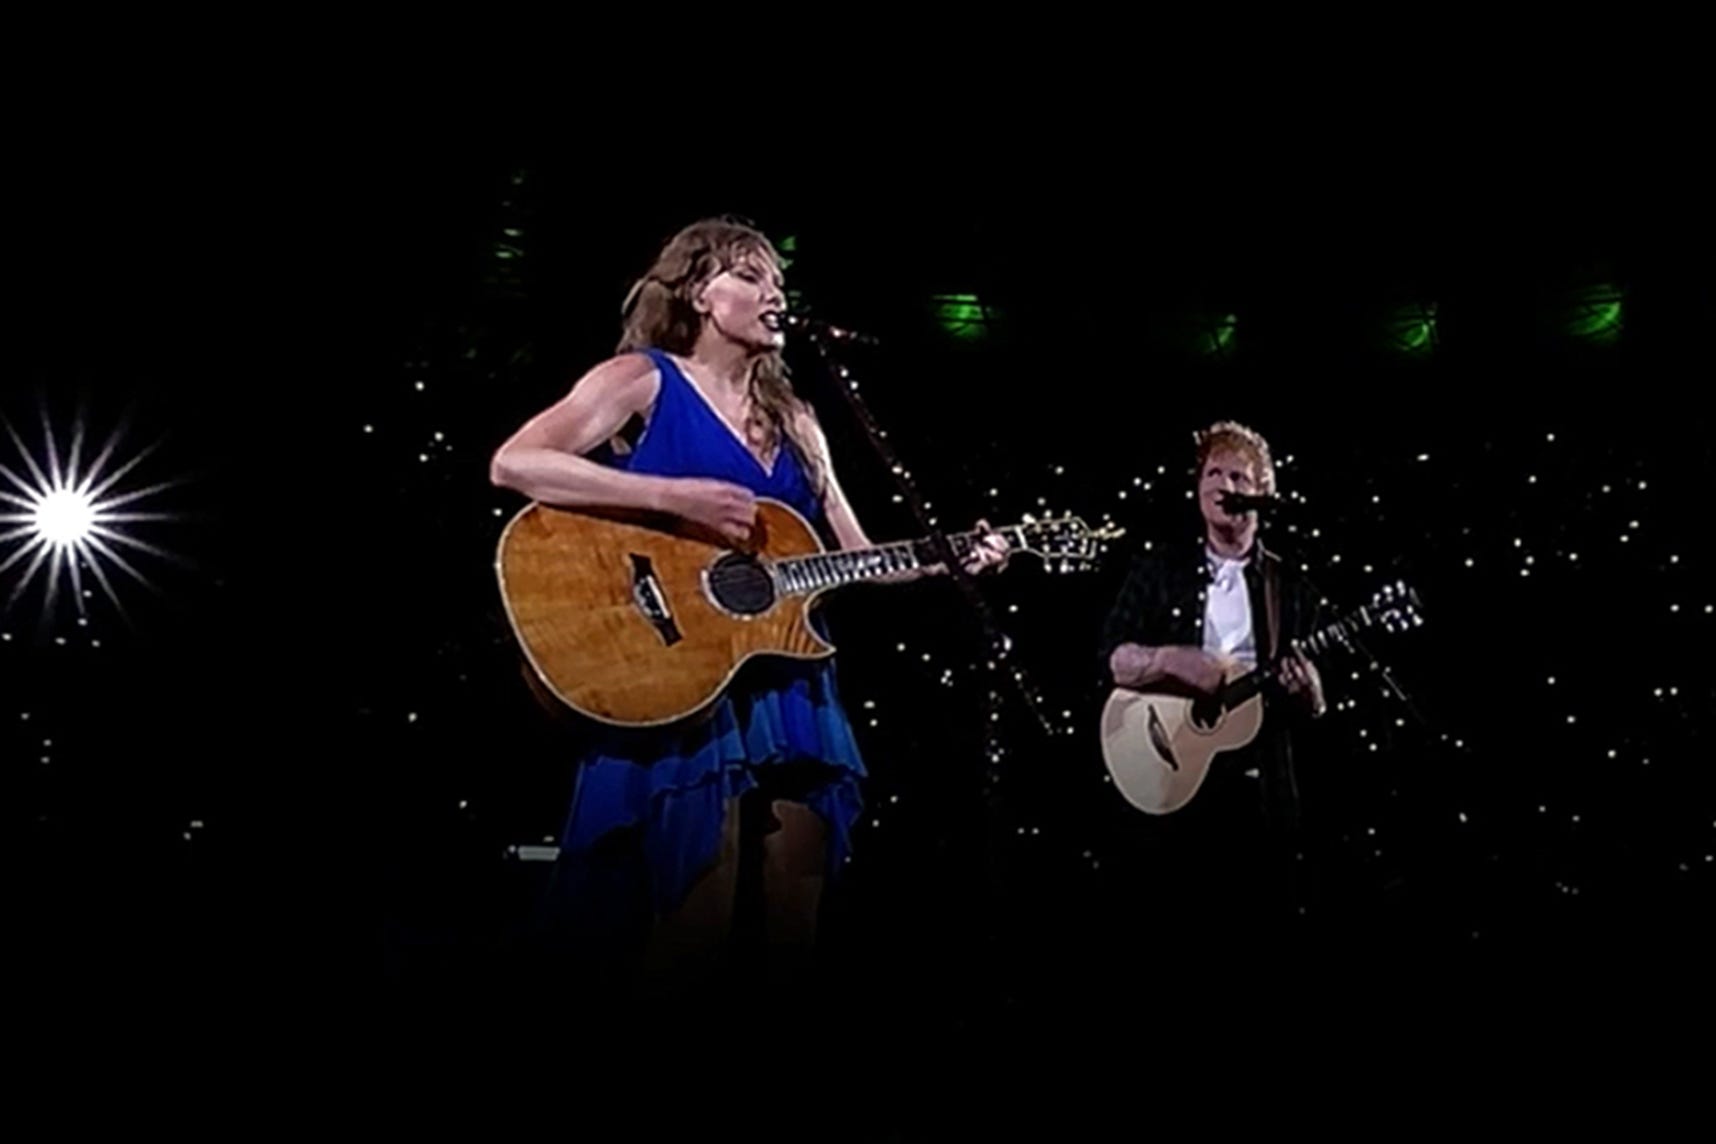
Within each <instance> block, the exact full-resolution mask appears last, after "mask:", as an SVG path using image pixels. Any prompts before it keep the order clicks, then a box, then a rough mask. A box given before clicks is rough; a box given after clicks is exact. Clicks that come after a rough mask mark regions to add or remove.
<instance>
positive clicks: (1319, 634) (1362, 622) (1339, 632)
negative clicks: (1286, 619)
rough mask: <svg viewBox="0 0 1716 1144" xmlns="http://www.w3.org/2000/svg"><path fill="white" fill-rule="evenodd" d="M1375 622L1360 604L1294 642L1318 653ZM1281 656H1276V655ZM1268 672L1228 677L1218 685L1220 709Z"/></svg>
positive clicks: (1240, 699)
mask: <svg viewBox="0 0 1716 1144" xmlns="http://www.w3.org/2000/svg"><path fill="white" fill-rule="evenodd" d="M1375 623H1376V616H1375V614H1374V613H1373V610H1372V609H1371V608H1370V607H1369V606H1366V607H1362V608H1359V609H1357V610H1356V611H1353V612H1350V613H1348V614H1347V615H1345V616H1343V617H1341V618H1340V619H1338V620H1336V621H1335V622H1334V623H1332V624H1330V625H1328V626H1327V627H1324V628H1319V629H1318V630H1317V631H1315V632H1313V633H1312V634H1311V635H1309V636H1307V637H1306V638H1304V639H1302V640H1299V641H1297V644H1296V646H1297V647H1298V648H1299V650H1301V651H1303V652H1304V653H1305V654H1306V655H1321V654H1322V653H1323V652H1325V651H1328V650H1329V649H1330V648H1331V647H1334V646H1335V645H1336V644H1341V643H1345V642H1347V641H1348V640H1349V639H1351V638H1352V637H1353V636H1355V635H1357V634H1358V633H1359V632H1361V631H1363V630H1364V629H1366V628H1369V627H1371V626H1373V625H1374V624H1375ZM1279 658H1281V657H1279V656H1278V657H1277V659H1279ZM1271 674H1272V673H1271V672H1268V671H1265V670H1263V669H1261V668H1254V669H1253V670H1251V671H1248V672H1246V673H1245V674H1244V675H1242V676H1240V677H1239V678H1238V679H1235V680H1232V681H1230V682H1229V683H1228V684H1227V685H1226V686H1225V687H1223V688H1222V689H1221V692H1220V694H1219V698H1220V700H1221V705H1222V709H1223V710H1226V711H1231V710H1232V709H1233V708H1235V707H1238V706H1239V705H1240V704H1241V703H1244V702H1245V701H1246V700H1247V699H1250V698H1251V697H1252V696H1253V695H1256V694H1257V693H1258V692H1260V691H1262V690H1263V688H1264V686H1265V685H1266V684H1267V683H1268V682H1269V679H1270V676H1271Z"/></svg>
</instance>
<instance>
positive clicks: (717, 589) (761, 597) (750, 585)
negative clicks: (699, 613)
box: [709, 552, 775, 616]
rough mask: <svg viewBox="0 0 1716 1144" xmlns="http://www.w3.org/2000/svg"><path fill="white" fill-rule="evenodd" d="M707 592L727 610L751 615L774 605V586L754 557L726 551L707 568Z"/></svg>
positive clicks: (737, 613)
mask: <svg viewBox="0 0 1716 1144" xmlns="http://www.w3.org/2000/svg"><path fill="white" fill-rule="evenodd" d="M709 593H710V595H712V596H714V597H715V602H716V603H717V604H719V605H720V606H721V607H723V608H725V609H726V610H727V611H729V612H732V613H734V614H736V615H740V616H755V615H760V614H761V613H763V612H766V611H768V610H769V609H770V608H772V607H774V603H775V586H774V583H773V582H772V581H771V580H770V579H769V574H768V572H767V571H766V570H765V569H764V568H763V566H762V565H760V564H758V563H757V561H756V559H755V558H754V557H750V556H746V555H744V554H743V553H738V552H729V553H728V554H727V555H725V556H723V557H721V559H719V560H717V561H716V562H715V567H713V568H711V569H710V570H709Z"/></svg>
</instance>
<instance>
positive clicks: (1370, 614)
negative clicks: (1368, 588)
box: [1360, 580, 1424, 634]
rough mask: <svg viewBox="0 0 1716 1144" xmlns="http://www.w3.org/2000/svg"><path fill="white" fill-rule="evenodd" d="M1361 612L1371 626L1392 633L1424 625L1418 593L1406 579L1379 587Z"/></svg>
mask: <svg viewBox="0 0 1716 1144" xmlns="http://www.w3.org/2000/svg"><path fill="white" fill-rule="evenodd" d="M1360 613H1361V614H1362V615H1363V616H1364V618H1365V620H1366V623H1367V624H1368V625H1369V626H1371V627H1378V628H1381V629H1382V630H1383V631H1385V632H1389V633H1391V634H1392V633H1398V632H1404V631H1410V630H1411V629H1413V628H1420V627H1423V626H1424V614H1423V611H1422V605H1421V604H1420V603H1419V600H1418V593H1417V592H1416V591H1414V590H1413V589H1412V588H1411V587H1410V586H1408V585H1407V583H1406V582H1405V581H1404V580H1396V581H1395V582H1394V583H1392V584H1384V585H1383V586H1382V587H1381V588H1379V589H1377V591H1376V594H1375V595H1373V596H1372V597H1371V600H1370V603H1369V604H1367V605H1366V606H1365V607H1364V608H1362V609H1360Z"/></svg>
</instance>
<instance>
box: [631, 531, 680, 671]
mask: <svg viewBox="0 0 1716 1144" xmlns="http://www.w3.org/2000/svg"><path fill="white" fill-rule="evenodd" d="M631 559H632V603H634V604H636V605H637V609H638V611H640V612H642V613H643V617H644V619H646V620H648V621H649V622H650V624H651V625H652V626H654V628H655V630H656V634H657V635H659V636H661V642H662V643H663V644H665V645H667V646H668V647H672V646H673V645H674V644H676V643H678V642H679V641H680V639H681V638H683V637H682V636H681V635H680V633H679V625H678V624H676V623H674V622H673V612H672V611H670V610H669V609H668V606H667V597H666V596H665V595H663V594H662V591H661V581H659V580H657V579H656V578H655V569H654V568H653V567H652V566H651V565H650V562H649V557H647V556H639V555H638V554H637V553H635V552H634V553H632V554H631Z"/></svg>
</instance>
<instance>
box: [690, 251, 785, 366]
mask: <svg viewBox="0 0 1716 1144" xmlns="http://www.w3.org/2000/svg"><path fill="white" fill-rule="evenodd" d="M692 304H693V305H694V306H695V307H696V309H697V312H698V313H699V314H701V315H702V317H703V323H704V328H705V329H709V328H711V327H712V328H713V329H714V331H715V332H716V333H718V334H719V335H720V336H721V337H723V338H725V339H726V340H728V341H730V342H736V343H738V344H739V345H743V346H746V347H748V348H751V349H755V350H771V349H779V348H780V347H781V346H782V345H784V344H785V342H786V333H785V332H784V330H783V329H782V325H781V322H782V318H783V316H784V315H785V313H786V294H785V292H784V284H783V282H782V279H781V268H780V266H779V265H777V264H776V262H775V260H774V259H772V258H770V257H769V256H768V255H767V254H765V253H763V252H761V251H747V252H745V253H744V254H742V255H740V256H739V257H738V258H737V259H736V260H735V261H734V262H733V264H732V265H731V266H729V267H727V268H726V269H725V270H722V271H720V272H719V273H717V274H716V275H715V276H714V277H712V278H710V279H709V280H708V281H707V282H705V283H703V285H702V286H700V287H699V288H698V290H697V293H696V295H695V296H694V298H693V300H692Z"/></svg>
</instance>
